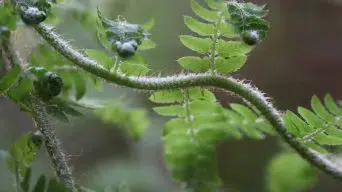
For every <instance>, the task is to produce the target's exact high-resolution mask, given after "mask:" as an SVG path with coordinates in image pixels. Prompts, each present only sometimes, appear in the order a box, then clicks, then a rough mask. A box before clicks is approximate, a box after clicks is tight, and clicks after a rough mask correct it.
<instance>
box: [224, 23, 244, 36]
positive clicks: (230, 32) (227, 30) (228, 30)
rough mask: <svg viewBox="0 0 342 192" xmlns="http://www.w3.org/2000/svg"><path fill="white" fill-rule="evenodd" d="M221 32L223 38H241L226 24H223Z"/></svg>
mask: <svg viewBox="0 0 342 192" xmlns="http://www.w3.org/2000/svg"><path fill="white" fill-rule="evenodd" d="M220 32H221V35H222V36H223V37H227V38H236V37H239V36H240V35H239V34H238V33H237V32H236V31H235V29H234V27H233V26H232V25H231V24H229V23H225V22H224V23H221V26H220Z"/></svg>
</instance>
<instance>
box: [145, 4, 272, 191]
mask: <svg viewBox="0 0 342 192" xmlns="http://www.w3.org/2000/svg"><path fill="white" fill-rule="evenodd" d="M206 2H207V4H208V6H209V9H208V8H205V7H203V6H201V5H200V4H199V3H197V2H196V1H195V0H192V1H191V7H192V10H193V11H194V13H195V14H196V15H197V16H198V17H199V18H200V19H202V20H203V21H200V20H197V19H195V18H193V17H190V16H184V23H185V25H186V26H187V27H188V28H189V29H190V30H191V31H193V32H194V33H195V34H196V35H198V36H199V37H198V36H193V35H181V36H180V41H181V43H182V44H183V45H184V46H185V47H187V48H189V49H191V50H192V51H194V52H196V53H197V54H199V55H198V56H185V57H182V58H180V59H178V60H177V62H178V63H179V64H180V65H181V66H182V67H183V68H185V69H187V70H190V71H193V72H202V73H205V72H211V73H213V74H217V73H221V74H229V73H232V72H235V71H237V70H238V69H240V68H241V67H242V66H243V65H244V64H245V62H246V60H247V54H248V53H249V52H250V51H251V50H252V49H253V47H254V46H251V45H248V44H246V43H244V42H243V41H241V40H240V39H238V37H240V36H241V33H242V31H239V30H238V29H237V27H236V25H237V23H238V22H237V23H235V24H234V22H232V20H231V19H232V18H231V13H230V12H229V9H228V8H229V6H228V4H229V3H227V2H225V1H221V0H219V1H214V0H206ZM234 5H235V4H234ZM241 7H242V9H248V8H247V6H246V5H244V4H243V5H241ZM252 9H253V10H254V9H255V7H253V8H252ZM248 10H249V9H248ZM261 11H262V10H260V12H261ZM232 14H235V13H234V12H232ZM247 14H248V15H249V14H252V15H254V16H255V17H256V18H258V19H261V18H262V17H263V16H261V15H259V12H256V13H255V14H254V13H250V12H248V11H246V12H244V13H243V14H242V15H243V16H245V15H247ZM240 22H245V20H244V19H241V20H240ZM257 29H258V26H256V30H257ZM224 38H229V39H228V40H226V39H224ZM150 100H151V101H153V102H155V103H158V104H164V105H163V106H157V107H155V108H153V110H154V111H155V112H156V113H158V114H159V115H162V116H168V117H173V119H171V120H170V121H168V122H167V123H166V125H165V127H164V131H163V140H164V155H165V159H166V162H167V166H168V167H169V168H170V170H171V172H172V174H173V176H174V178H175V179H177V180H179V181H182V182H184V183H185V184H186V186H187V187H188V188H191V189H193V190H194V191H215V189H216V188H217V187H218V186H219V185H220V179H219V177H218V176H217V169H216V164H217V163H216V158H215V148H216V145H217V144H218V143H220V142H223V141H224V140H226V139H228V138H233V139H241V138H243V137H249V138H253V139H262V138H264V137H265V135H266V134H273V133H274V131H273V130H272V126H271V125H270V123H269V122H268V121H267V120H266V119H265V118H263V117H260V116H259V115H258V113H257V112H256V111H254V110H253V109H250V108H248V107H246V106H244V105H241V104H231V105H230V108H231V109H226V108H224V107H222V105H221V104H220V103H219V102H217V100H216V97H215V95H214V94H213V93H212V92H210V91H209V90H207V89H204V88H201V87H195V88H187V89H181V90H180V89H179V90H163V91H156V92H154V93H153V94H152V95H151V97H150Z"/></svg>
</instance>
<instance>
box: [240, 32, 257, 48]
mask: <svg viewBox="0 0 342 192" xmlns="http://www.w3.org/2000/svg"><path fill="white" fill-rule="evenodd" d="M241 36H242V40H243V42H245V43H246V44H247V45H256V44H258V43H259V42H260V35H259V33H258V31H255V30H249V31H243V32H242V33H241Z"/></svg>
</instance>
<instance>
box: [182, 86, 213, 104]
mask: <svg viewBox="0 0 342 192" xmlns="http://www.w3.org/2000/svg"><path fill="white" fill-rule="evenodd" d="M188 91H189V94H190V99H191V100H204V101H210V102H214V103H215V102H216V97H215V95H214V93H212V92H211V91H208V90H207V89H204V88H201V87H194V88H190V89H188Z"/></svg>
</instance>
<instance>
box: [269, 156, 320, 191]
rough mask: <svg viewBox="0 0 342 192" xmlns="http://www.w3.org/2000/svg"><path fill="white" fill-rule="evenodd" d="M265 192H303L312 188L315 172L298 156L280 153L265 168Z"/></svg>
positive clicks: (315, 177)
mask: <svg viewBox="0 0 342 192" xmlns="http://www.w3.org/2000/svg"><path fill="white" fill-rule="evenodd" d="M266 180H267V191H269V192H288V191H294V192H295V191H303V190H306V189H309V188H311V187H313V185H314V184H315V182H316V180H317V170H315V169H314V168H313V167H311V165H310V164H308V163H307V162H306V161H305V160H304V159H302V158H301V157H300V156H299V155H298V154H296V153H293V152H282V153H279V154H277V155H276V156H274V157H273V159H272V160H271V162H270V163H269V165H268V168H267V175H266Z"/></svg>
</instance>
